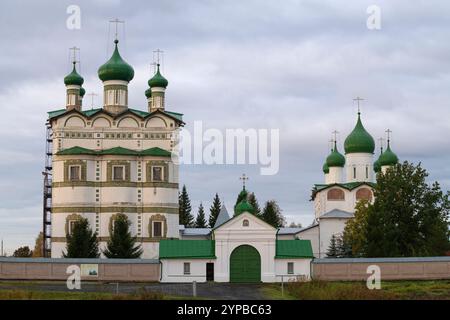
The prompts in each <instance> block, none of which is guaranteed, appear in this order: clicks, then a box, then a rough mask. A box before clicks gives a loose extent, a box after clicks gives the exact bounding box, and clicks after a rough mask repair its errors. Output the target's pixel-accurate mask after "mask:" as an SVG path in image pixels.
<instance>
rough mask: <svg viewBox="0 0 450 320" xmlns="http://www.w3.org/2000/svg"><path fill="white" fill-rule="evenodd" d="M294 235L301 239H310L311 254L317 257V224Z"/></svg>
mask: <svg viewBox="0 0 450 320" xmlns="http://www.w3.org/2000/svg"><path fill="white" fill-rule="evenodd" d="M296 236H297V237H298V238H299V239H301V240H309V241H311V247H312V251H313V256H314V257H315V258H318V257H319V255H320V254H319V226H315V227H312V228H309V229H306V230H304V231H301V232H299V233H297V234H296Z"/></svg>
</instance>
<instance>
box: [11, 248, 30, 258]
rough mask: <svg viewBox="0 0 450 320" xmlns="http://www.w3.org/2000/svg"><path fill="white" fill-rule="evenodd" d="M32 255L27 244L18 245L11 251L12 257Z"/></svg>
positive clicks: (28, 256)
mask: <svg viewBox="0 0 450 320" xmlns="http://www.w3.org/2000/svg"><path fill="white" fill-rule="evenodd" d="M32 255H33V251H31V249H30V247H28V246H24V247H20V248H18V249H17V250H15V251H14V253H13V257H16V258H30V257H31V256H32Z"/></svg>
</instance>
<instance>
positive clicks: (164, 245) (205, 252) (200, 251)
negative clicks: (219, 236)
mask: <svg viewBox="0 0 450 320" xmlns="http://www.w3.org/2000/svg"><path fill="white" fill-rule="evenodd" d="M159 258H160V259H187V258H189V259H215V258H216V255H215V241H214V240H161V241H160V242H159Z"/></svg>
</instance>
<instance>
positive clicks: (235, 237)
mask: <svg viewBox="0 0 450 320" xmlns="http://www.w3.org/2000/svg"><path fill="white" fill-rule="evenodd" d="M244 219H247V220H249V226H248V227H245V228H244V227H242V221H243V220H244ZM214 239H215V240H216V257H217V260H216V265H215V269H214V271H215V276H214V279H215V281H217V282H229V281H230V255H231V253H232V252H233V250H234V249H236V248H237V247H239V246H241V245H250V246H252V247H254V248H255V249H256V250H258V253H259V255H260V257H261V281H262V282H275V281H276V277H275V261H274V257H275V254H276V248H275V245H276V242H275V239H276V229H275V228H272V227H271V226H268V225H267V224H265V223H264V222H262V221H261V220H259V219H256V218H255V217H254V216H253V215H251V214H249V213H243V214H241V215H240V216H239V217H238V218H236V219H234V220H232V221H230V222H229V224H226V225H223V226H222V227H221V228H219V229H217V230H215V232H214Z"/></svg>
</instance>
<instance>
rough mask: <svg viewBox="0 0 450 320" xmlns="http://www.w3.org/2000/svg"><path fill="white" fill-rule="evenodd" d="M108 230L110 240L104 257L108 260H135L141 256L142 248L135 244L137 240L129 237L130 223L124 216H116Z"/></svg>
mask: <svg viewBox="0 0 450 320" xmlns="http://www.w3.org/2000/svg"><path fill="white" fill-rule="evenodd" d="M113 224H114V227H113V230H110V233H109V234H110V240H109V241H108V243H107V246H106V249H105V251H103V253H104V255H105V256H106V257H107V258H110V259H137V258H139V257H140V256H141V255H142V252H143V250H142V247H141V245H139V244H136V241H137V238H136V237H133V236H131V232H130V225H131V222H130V220H128V217H127V216H126V215H125V214H118V215H117V216H116V218H115V219H114V221H113Z"/></svg>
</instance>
